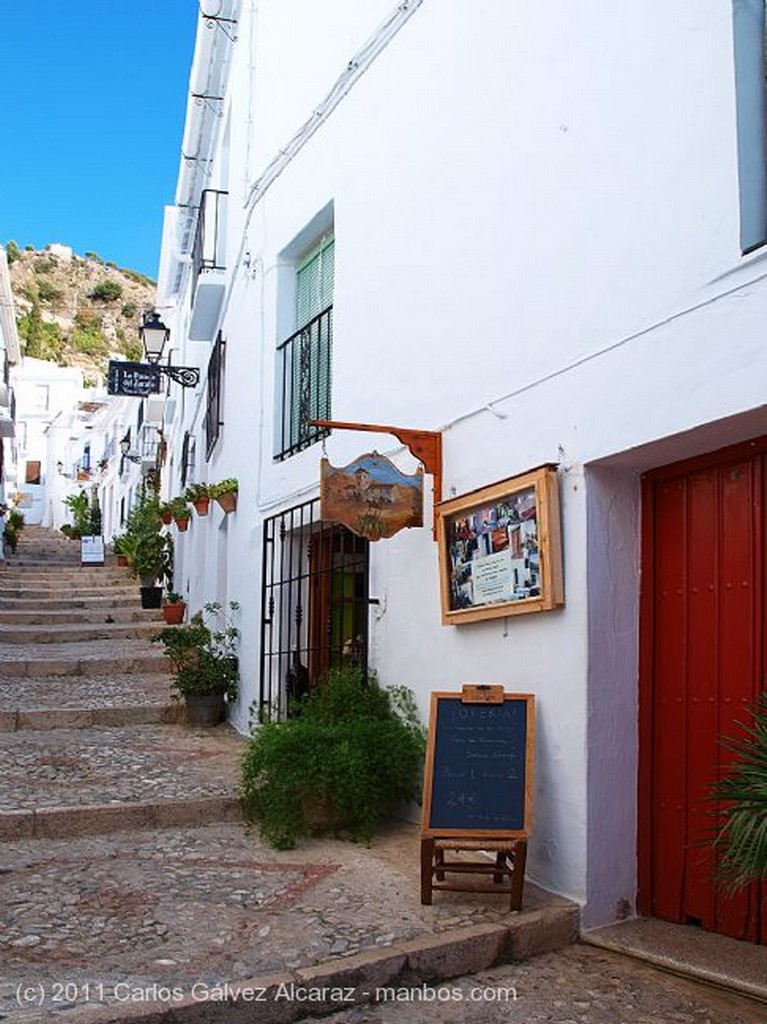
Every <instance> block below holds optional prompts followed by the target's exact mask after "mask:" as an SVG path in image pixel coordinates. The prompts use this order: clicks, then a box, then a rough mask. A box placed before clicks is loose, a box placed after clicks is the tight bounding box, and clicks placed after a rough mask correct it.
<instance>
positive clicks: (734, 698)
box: [639, 439, 767, 942]
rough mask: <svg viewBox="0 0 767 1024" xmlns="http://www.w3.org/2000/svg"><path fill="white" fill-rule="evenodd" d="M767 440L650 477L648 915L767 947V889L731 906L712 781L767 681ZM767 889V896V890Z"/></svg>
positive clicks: (644, 670) (643, 868) (644, 678)
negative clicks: (716, 847)
mask: <svg viewBox="0 0 767 1024" xmlns="http://www.w3.org/2000/svg"><path fill="white" fill-rule="evenodd" d="M766 450H767V439H763V440H760V441H759V442H753V443H750V444H748V445H745V446H741V447H739V448H736V449H729V450H726V451H723V452H719V453H715V454H714V455H711V456H707V457H704V458H702V459H698V460H696V461H693V462H688V463H683V464H677V465H675V466H671V467H665V468H664V469H662V470H659V471H656V472H654V473H651V474H648V476H647V477H646V478H645V480H644V494H643V501H644V504H643V552H642V615H641V659H640V660H641V665H640V787H639V811H640V827H639V865H640V866H639V875H640V880H639V889H640V893H639V905H640V910H641V911H642V912H643V913H646V914H650V915H652V916H654V917H659V918H661V919H663V920H666V921H673V922H677V923H694V924H700V925H702V926H703V927H704V928H706V929H709V930H712V931H717V932H720V933H722V934H724V935H730V936H732V937H734V938H739V939H748V940H750V941H752V942H765V941H767V886H759V885H754V886H752V887H751V888H749V889H745V890H742V891H740V892H739V893H737V894H735V895H732V896H728V895H726V894H725V893H723V892H722V891H721V889H720V887H718V886H717V885H716V884H715V882H714V877H713V861H712V857H711V853H710V851H709V847H708V844H707V842H706V837H707V835H708V834H709V833H710V829H711V827H712V810H713V808H712V804H711V803H710V802H709V801H708V800H707V799H706V798H707V794H708V792H709V788H710V786H711V783H712V782H713V781H714V780H716V779H717V778H718V777H720V776H721V774H722V773H723V772H725V771H726V769H727V765H728V764H729V763H730V761H731V755H730V754H728V752H727V751H725V750H724V749H723V748H722V746H721V745H720V744H719V742H718V737H720V736H722V735H738V734H740V730H739V729H738V726H737V725H736V722H737V721H748V713H747V711H746V708H747V706H748V705H749V704H750V703H751V702H752V701H753V699H754V697H755V696H756V695H757V693H758V692H759V690H760V688H761V687H762V686H763V685H764V684H763V680H764V678H765V594H764V590H765V575H766V574H765V532H766V531H765V523H764V492H765V473H766V470H767V463H766V459H767V456H766V455H765V451H766ZM762 889H764V890H765V892H764V893H763V892H762Z"/></svg>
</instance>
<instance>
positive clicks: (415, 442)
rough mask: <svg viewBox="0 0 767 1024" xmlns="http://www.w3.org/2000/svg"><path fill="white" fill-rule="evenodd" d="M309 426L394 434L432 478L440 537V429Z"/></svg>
mask: <svg viewBox="0 0 767 1024" xmlns="http://www.w3.org/2000/svg"><path fill="white" fill-rule="evenodd" d="M306 422H307V423H308V425H309V426H310V427H327V428H328V429H329V430H363V431H367V432H368V433H371V434H393V435H394V436H395V437H396V438H397V440H399V441H401V442H402V444H404V446H405V447H406V448H407V449H408V451H409V452H410V453H411V455H413V457H414V458H416V459H418V460H419V461H420V462H421V463H423V468H424V469H425V470H426V472H427V473H431V476H432V478H433V484H432V494H433V496H434V524H433V534H434V539H435V540H436V539H437V505H438V504H439V502H440V501H442V434H441V433H440V432H439V431H438V430H411V429H409V428H408V427H391V426H383V425H381V424H380V423H344V422H341V421H339V420H307V421H306Z"/></svg>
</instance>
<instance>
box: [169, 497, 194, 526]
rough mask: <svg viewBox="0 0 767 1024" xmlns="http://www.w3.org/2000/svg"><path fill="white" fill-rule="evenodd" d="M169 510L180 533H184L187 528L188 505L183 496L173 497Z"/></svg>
mask: <svg viewBox="0 0 767 1024" xmlns="http://www.w3.org/2000/svg"><path fill="white" fill-rule="evenodd" d="M169 506H170V511H171V515H172V516H173V520H174V522H175V524H176V526H177V527H178V530H179V532H180V533H184V532H185V531H186V530H187V529H189V518H190V517H189V506H188V505H187V503H186V499H185V498H181V497H178V498H173V499H172V500H171V501H170V503H169Z"/></svg>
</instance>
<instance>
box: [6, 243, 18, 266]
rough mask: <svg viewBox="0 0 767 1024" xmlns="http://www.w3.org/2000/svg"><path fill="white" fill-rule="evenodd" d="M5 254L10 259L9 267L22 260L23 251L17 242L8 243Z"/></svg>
mask: <svg viewBox="0 0 767 1024" xmlns="http://www.w3.org/2000/svg"><path fill="white" fill-rule="evenodd" d="M5 253H6V256H7V257H8V265H9V266H10V265H11V264H12V263H15V262H16V260H18V259H21V250H20V249H19V247H18V245H16V243H15V242H8V244H7V245H6V247H5Z"/></svg>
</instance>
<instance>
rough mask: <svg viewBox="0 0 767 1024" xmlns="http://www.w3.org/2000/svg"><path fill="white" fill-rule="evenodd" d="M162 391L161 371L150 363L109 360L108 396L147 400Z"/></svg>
mask: <svg viewBox="0 0 767 1024" xmlns="http://www.w3.org/2000/svg"><path fill="white" fill-rule="evenodd" d="M159 391H160V371H159V370H158V369H157V367H156V366H152V365H151V364H149V363H124V362H119V361H118V360H116V359H110V360H109V370H108V372H107V394H109V395H130V396H131V397H133V398H146V396H147V395H154V394H157V393H158V392H159Z"/></svg>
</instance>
